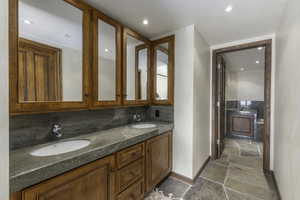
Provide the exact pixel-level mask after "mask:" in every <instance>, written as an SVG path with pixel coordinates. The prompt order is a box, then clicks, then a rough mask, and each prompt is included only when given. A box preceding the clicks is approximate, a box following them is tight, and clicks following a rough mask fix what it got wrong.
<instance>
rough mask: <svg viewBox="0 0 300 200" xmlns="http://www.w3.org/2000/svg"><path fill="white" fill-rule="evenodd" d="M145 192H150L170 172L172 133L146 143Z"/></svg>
mask: <svg viewBox="0 0 300 200" xmlns="http://www.w3.org/2000/svg"><path fill="white" fill-rule="evenodd" d="M146 166H147V167H146V191H147V192H149V191H151V190H152V189H153V188H154V187H155V186H156V185H157V184H158V183H159V182H160V181H162V180H163V179H164V178H165V177H166V176H167V175H168V174H169V173H170V172H171V170H172V133H171V132H169V133H165V134H163V135H160V136H157V137H155V138H152V139H150V140H148V141H147V142H146Z"/></svg>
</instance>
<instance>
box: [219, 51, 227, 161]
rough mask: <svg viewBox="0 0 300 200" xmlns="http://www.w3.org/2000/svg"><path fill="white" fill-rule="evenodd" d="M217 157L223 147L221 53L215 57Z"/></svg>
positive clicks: (223, 107) (223, 105)
mask: <svg viewBox="0 0 300 200" xmlns="http://www.w3.org/2000/svg"><path fill="white" fill-rule="evenodd" d="M217 70H218V71H217V94H218V96H217V157H218V158H220V157H221V154H222V152H223V148H224V137H225V134H226V133H225V131H226V125H225V119H226V117H225V114H226V113H225V103H226V102H225V86H226V85H225V77H226V71H225V70H226V68H225V61H224V59H223V57H222V56H221V55H219V56H218V57H217Z"/></svg>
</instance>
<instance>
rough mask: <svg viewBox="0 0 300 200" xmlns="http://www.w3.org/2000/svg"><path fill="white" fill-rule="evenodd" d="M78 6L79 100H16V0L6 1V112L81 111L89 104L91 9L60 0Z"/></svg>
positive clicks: (71, 0)
mask: <svg viewBox="0 0 300 200" xmlns="http://www.w3.org/2000/svg"><path fill="white" fill-rule="evenodd" d="M62 1H65V2H66V3H68V4H70V5H71V6H74V7H76V8H78V9H80V10H81V11H82V13H83V24H82V30H83V39H82V40H83V49H82V52H83V57H82V60H83V62H82V68H83V70H82V77H83V79H82V80H83V83H82V101H68V102H28V103H20V102H19V97H18V46H19V44H18V41H19V30H18V23H19V19H18V18H19V14H18V13H19V0H9V65H10V67H9V68H10V70H9V78H10V81H9V82H10V83H9V87H10V90H9V94H10V114H11V115H18V114H30V113H46V112H54V111H62V110H63V111H67V110H82V109H87V108H88V103H89V92H90V91H89V73H90V57H89V55H90V16H91V15H90V13H91V10H92V8H91V7H90V6H88V5H87V4H85V3H82V2H80V1H76V0H62Z"/></svg>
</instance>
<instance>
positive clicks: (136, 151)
mask: <svg viewBox="0 0 300 200" xmlns="http://www.w3.org/2000/svg"><path fill="white" fill-rule="evenodd" d="M143 156H144V143H142V144H137V145H134V146H132V147H129V148H127V149H124V150H123V151H120V152H118V153H117V167H118V169H120V168H122V167H124V166H125V165H127V164H129V163H131V162H133V161H135V160H138V159H139V158H141V157H143Z"/></svg>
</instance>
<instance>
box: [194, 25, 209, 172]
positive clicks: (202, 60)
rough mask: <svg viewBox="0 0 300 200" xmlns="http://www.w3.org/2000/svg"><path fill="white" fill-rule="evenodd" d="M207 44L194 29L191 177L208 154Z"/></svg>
mask: <svg viewBox="0 0 300 200" xmlns="http://www.w3.org/2000/svg"><path fill="white" fill-rule="evenodd" d="M209 56H210V52H209V46H208V44H207V43H206V41H205V40H204V39H203V38H202V36H201V35H200V33H199V32H198V31H197V30H196V29H195V32H194V83H193V85H194V87H193V88H194V100H193V101H194V108H193V111H194V119H193V120H194V131H193V134H194V135H193V177H195V176H196V175H197V173H198V171H199V169H200V168H201V166H202V165H203V164H204V162H205V161H206V159H207V158H208V156H209V149H210V144H209V141H210V138H209V127H210V125H209V124H210V121H209V120H210V119H209V110H210V108H209V106H210V102H209V101H210V97H209V94H210V80H209V72H210V70H209V67H210V59H209Z"/></svg>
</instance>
